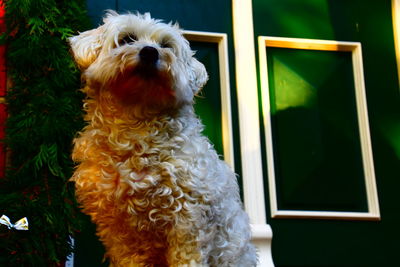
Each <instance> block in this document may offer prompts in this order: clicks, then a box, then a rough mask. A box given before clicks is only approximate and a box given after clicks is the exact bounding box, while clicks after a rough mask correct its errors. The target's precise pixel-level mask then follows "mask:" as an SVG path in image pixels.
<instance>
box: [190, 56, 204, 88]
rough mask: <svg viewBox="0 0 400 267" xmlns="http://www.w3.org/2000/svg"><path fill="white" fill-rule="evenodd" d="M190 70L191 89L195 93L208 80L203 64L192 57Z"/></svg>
mask: <svg viewBox="0 0 400 267" xmlns="http://www.w3.org/2000/svg"><path fill="white" fill-rule="evenodd" d="M191 70H192V71H193V80H192V89H193V93H194V94H196V93H197V92H199V91H200V89H201V88H203V86H204V85H205V84H206V82H207V81H208V74H207V71H206V68H205V67H204V65H203V64H202V63H201V62H200V61H198V60H197V59H195V58H192V62H191Z"/></svg>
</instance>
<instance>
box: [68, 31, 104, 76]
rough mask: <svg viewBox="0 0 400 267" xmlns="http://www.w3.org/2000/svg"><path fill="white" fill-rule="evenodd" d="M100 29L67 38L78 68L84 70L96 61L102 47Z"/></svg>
mask: <svg viewBox="0 0 400 267" xmlns="http://www.w3.org/2000/svg"><path fill="white" fill-rule="evenodd" d="M102 33H103V29H102V27H99V28H97V29H93V30H89V31H85V32H82V33H80V34H79V35H76V36H72V37H70V38H68V41H69V43H70V45H71V49H72V53H73V56H74V58H75V61H76V63H77V64H78V66H79V68H81V69H86V68H88V67H89V66H90V64H92V63H93V61H95V60H96V58H97V56H98V55H99V53H100V50H101V47H102Z"/></svg>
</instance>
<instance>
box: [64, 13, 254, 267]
mask: <svg viewBox="0 0 400 267" xmlns="http://www.w3.org/2000/svg"><path fill="white" fill-rule="evenodd" d="M69 41H70V45H71V48H72V52H73V55H74V58H75V61H76V62H77V65H78V66H79V67H80V69H81V70H82V78H83V81H84V83H85V86H84V88H83V89H82V90H83V92H84V93H85V94H86V95H87V97H86V99H85V100H84V109H85V111H86V115H85V120H86V121H87V126H86V127H85V128H84V129H83V130H82V132H80V133H79V136H78V137H77V138H76V139H75V140H74V151H73V159H74V160H75V161H76V162H77V163H78V166H77V169H76V171H75V173H74V175H73V177H72V180H73V181H75V184H76V193H77V198H78V201H79V202H80V203H81V204H82V207H83V211H84V212H85V213H86V214H88V215H90V216H91V218H92V220H93V222H94V223H96V225H97V234H98V236H99V237H100V240H101V241H102V242H103V243H104V245H105V247H106V257H107V258H109V259H110V262H111V264H112V265H113V266H240V267H243V266H256V264H257V255H256V249H255V247H254V246H253V245H252V244H251V243H250V227H249V220H248V216H247V214H246V213H245V212H244V211H243V208H242V204H241V200H240V196H239V189H238V185H237V181H236V177H235V174H234V173H233V172H232V171H231V169H230V168H229V167H228V166H227V164H225V163H224V162H223V161H222V160H220V159H219V158H218V155H217V153H216V151H215V150H214V148H213V146H212V145H211V144H210V142H209V140H208V139H207V138H206V137H204V136H203V135H202V134H201V133H202V130H203V126H202V124H201V122H200V120H199V119H198V117H197V116H196V115H195V113H194V110H193V97H194V95H195V94H196V93H197V92H198V91H199V90H200V88H202V86H203V85H204V84H205V83H206V81H207V79H208V76H207V73H206V70H205V68H204V66H203V65H202V64H201V63H200V62H199V61H198V60H196V59H195V58H194V57H193V55H194V52H193V51H191V49H190V47H189V43H188V41H187V40H185V39H184V37H183V36H182V31H181V30H180V29H179V28H178V26H176V25H172V24H171V23H170V24H165V23H162V22H161V21H159V20H154V19H152V18H151V17H150V15H149V14H144V15H140V14H136V15H134V14H122V15H118V14H117V13H115V12H113V11H109V12H108V13H107V15H106V16H105V18H104V24H103V25H101V26H100V27H98V28H96V29H93V30H89V31H86V32H83V33H81V34H79V35H77V36H74V37H71V38H70V39H69Z"/></svg>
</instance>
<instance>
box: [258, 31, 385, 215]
mask: <svg viewBox="0 0 400 267" xmlns="http://www.w3.org/2000/svg"><path fill="white" fill-rule="evenodd" d="M258 44H259V60H260V80H261V96H262V111H263V115H264V127H265V140H266V142H265V143H266V154H267V165H268V170H267V171H268V185H269V198H270V199H269V200H270V208H271V217H272V218H314V219H343V220H346V219H350V220H380V211H379V201H378V193H377V186H376V179H375V171H374V163H373V157H372V146H371V138H370V132H369V123H368V112H367V102H366V96H365V83H364V73H363V61H362V51H361V43H359V42H342V41H331V40H316V39H302V38H283V37H271V36H259V37H258ZM268 47H275V48H290V49H300V50H301V49H306V50H318V51H340V52H343V51H344V52H351V55H352V67H353V76H354V88H355V98H356V107H357V119H358V128H359V133H360V143H361V156H362V162H363V170H364V181H365V186H366V194H367V205H368V212H342V211H340V212H339V211H308V210H280V209H279V208H278V201H277V193H276V180H275V179H276V177H275V165H274V154H273V151H274V150H273V149H274V148H273V142H272V126H271V112H270V95H269V84H268V64H267V48H268Z"/></svg>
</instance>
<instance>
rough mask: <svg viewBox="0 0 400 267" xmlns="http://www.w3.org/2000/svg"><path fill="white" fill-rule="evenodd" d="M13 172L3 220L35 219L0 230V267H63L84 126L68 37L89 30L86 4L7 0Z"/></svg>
mask: <svg viewBox="0 0 400 267" xmlns="http://www.w3.org/2000/svg"><path fill="white" fill-rule="evenodd" d="M3 2H4V3H5V8H6V24H7V32H6V33H5V34H4V35H3V36H2V37H1V41H2V43H6V44H7V75H8V78H9V79H10V80H11V86H9V87H10V88H8V92H7V96H6V100H7V110H8V113H9V118H8V120H7V122H6V139H5V142H6V147H7V149H8V151H9V152H8V160H7V165H8V166H7V170H6V175H5V177H4V178H0V195H1V197H0V216H1V214H6V215H7V216H8V217H10V219H11V221H12V222H15V221H17V220H18V219H20V218H22V217H27V218H28V220H29V230H28V231H17V230H9V229H7V227H4V226H3V225H1V226H0V240H1V241H0V266H59V265H60V264H62V262H63V261H65V258H66V256H67V255H68V254H69V253H70V251H71V247H70V245H69V238H70V236H71V235H73V233H74V232H75V231H76V230H77V229H78V228H79V221H80V219H79V212H78V209H77V205H76V202H75V199H74V191H73V185H71V184H70V183H68V179H69V177H70V176H71V173H72V169H73V163H72V161H71V159H70V154H71V148H72V138H73V137H74V135H75V133H76V132H77V131H78V130H79V129H80V128H82V114H81V99H82V95H80V93H79V92H78V89H79V87H80V78H79V71H78V70H77V69H76V67H75V64H74V63H73V60H72V57H71V55H70V53H69V47H68V44H67V42H66V39H67V37H69V36H71V35H72V34H73V33H76V32H77V31H78V30H80V31H82V30H85V28H86V26H87V25H88V20H87V16H86V13H85V12H86V11H85V9H86V7H85V3H86V1H84V0H69V1H57V0H8V1H3Z"/></svg>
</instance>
